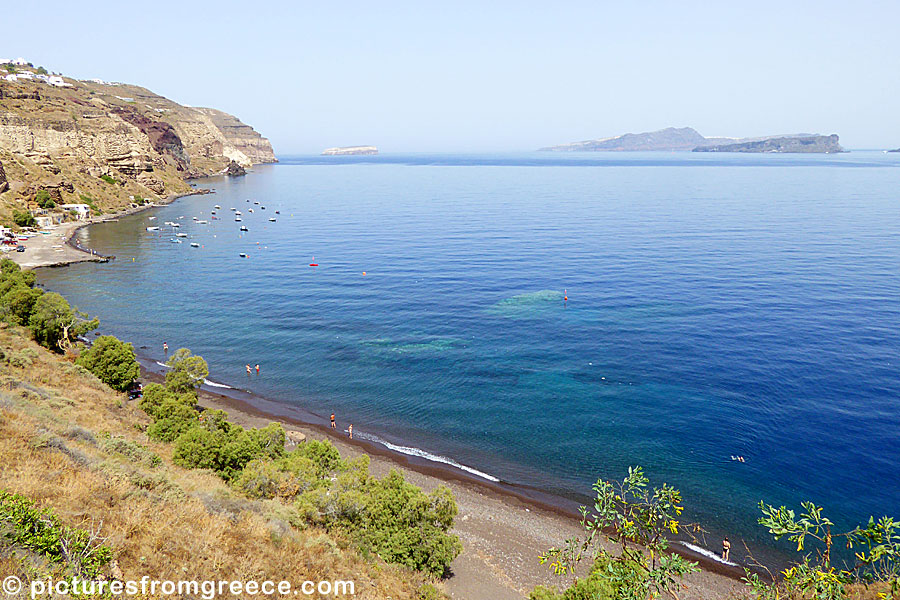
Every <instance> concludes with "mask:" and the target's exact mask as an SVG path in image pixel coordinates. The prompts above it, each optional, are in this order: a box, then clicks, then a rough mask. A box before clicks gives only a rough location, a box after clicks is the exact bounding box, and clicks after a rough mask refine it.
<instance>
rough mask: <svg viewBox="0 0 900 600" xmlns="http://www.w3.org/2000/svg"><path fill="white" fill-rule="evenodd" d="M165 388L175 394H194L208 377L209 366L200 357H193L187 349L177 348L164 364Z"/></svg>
mask: <svg viewBox="0 0 900 600" xmlns="http://www.w3.org/2000/svg"><path fill="white" fill-rule="evenodd" d="M166 364H167V365H168V366H169V367H171V369H170V370H169V372H168V373H166V388H167V389H169V390H170V391H172V392H175V393H176V394H182V393H184V392H194V393H196V390H197V388H198V387H200V384H202V383H203V380H204V379H205V378H206V377H207V376H208V375H209V366H208V365H207V364H206V361H205V360H203V358H202V357H200V356H193V355H192V354H191V351H190V350H188V349H187V348H179V349H178V350H176V351H175V352H174V353H173V354H172V356H171V358H169V360H168V362H167V363H166Z"/></svg>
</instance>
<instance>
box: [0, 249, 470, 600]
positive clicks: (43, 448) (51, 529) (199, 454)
mask: <svg viewBox="0 0 900 600" xmlns="http://www.w3.org/2000/svg"><path fill="white" fill-rule="evenodd" d="M0 273H2V277H0V287H2V288H4V289H5V290H6V291H5V293H0V313H2V314H0V316H2V319H3V320H2V322H0V464H2V465H3V469H0V572H3V573H4V574H12V575H16V576H18V577H21V578H22V579H23V580H25V581H32V580H35V579H39V578H46V577H47V576H53V577H64V578H71V577H74V576H76V575H77V576H90V577H104V578H108V579H116V580H123V581H124V580H139V579H140V578H141V577H142V576H144V575H149V576H150V577H151V578H153V579H158V580H174V581H177V580H185V579H188V580H234V579H237V580H251V579H252V580H257V581H261V580H274V581H281V580H287V581H291V582H292V583H293V584H295V585H297V584H299V583H300V582H301V581H304V580H314V581H318V580H328V581H353V582H355V591H356V597H360V598H394V599H402V598H423V597H424V598H440V597H442V595H441V594H440V592H438V591H437V589H436V588H435V587H434V586H433V585H432V584H433V583H434V576H435V575H441V574H443V573H444V572H445V570H446V568H447V565H448V564H449V561H450V560H452V559H453V558H454V557H455V556H456V554H457V553H458V552H459V550H460V545H459V541H458V539H457V538H456V537H455V536H452V535H450V534H448V530H449V528H450V526H451V525H452V521H453V516H454V515H455V514H456V504H455V502H454V500H453V497H452V495H451V494H450V493H449V491H447V490H446V489H439V490H437V491H435V492H433V493H432V494H425V493H423V492H422V491H421V490H420V489H418V488H416V487H415V486H412V485H411V484H409V483H407V482H405V481H404V480H403V477H402V475H400V474H399V473H391V474H389V475H388V476H386V477H385V478H384V479H376V478H374V477H372V476H370V475H369V474H368V469H367V466H368V465H367V461H366V459H365V457H363V458H362V459H358V460H355V461H346V460H344V459H343V458H341V456H340V455H339V454H338V453H337V451H336V450H335V449H334V447H333V446H331V444H329V443H327V442H301V443H300V444H299V445H297V446H292V445H286V444H285V435H284V430H283V429H282V428H281V426H280V425H277V424H272V425H270V426H268V427H265V428H262V429H244V428H242V427H239V426H237V425H232V424H231V423H229V422H228V421H227V419H226V418H225V415H224V413H221V411H209V410H207V411H204V412H202V413H201V412H198V410H197V409H196V408H195V400H196V386H197V384H198V382H199V381H200V380H202V378H203V376H204V374H205V372H206V364H205V361H203V359H202V358H200V357H197V356H193V355H191V354H190V352H188V351H186V350H180V351H178V352H176V353H175V354H174V355H173V360H172V361H171V364H172V366H173V368H172V369H171V370H170V371H169V376H168V377H167V378H166V382H165V385H155V386H153V385H151V386H148V389H147V394H146V395H145V397H144V398H143V400H140V401H129V400H128V399H127V396H126V395H125V394H122V393H119V392H116V391H114V390H113V389H112V388H110V387H109V385H107V383H104V381H109V382H110V383H112V384H113V385H116V387H119V388H126V387H127V384H128V383H129V380H130V379H133V377H134V375H136V372H135V371H134V370H133V369H131V370H129V368H130V366H131V364H132V363H133V360H134V355H133V351H132V350H131V348H130V345H128V344H123V343H121V342H118V341H117V340H115V338H109V337H106V338H105V339H104V340H103V342H102V343H100V344H95V345H94V347H93V348H92V349H90V350H88V349H86V348H84V347H83V346H82V345H80V344H78V343H76V344H72V343H70V342H71V338H70V332H71V329H70V327H71V323H72V322H71V321H70V320H69V318H70V315H71V314H72V313H74V311H72V309H71V308H68V304H66V306H65V307H60V310H59V311H58V313H59V314H60V315H62V318H61V319H59V320H57V321H52V322H47V321H44V320H35V319H32V318H30V316H29V318H27V319H26V318H24V316H27V315H25V313H27V312H28V311H27V309H23V308H21V307H18V306H17V307H15V308H14V307H13V306H12V300H13V299H14V298H15V297H17V296H19V295H21V294H22V293H24V292H25V291H26V290H27V289H32V288H31V287H30V284H33V277H32V276H31V273H23V272H21V271H19V270H18V267H16V266H15V265H14V264H13V263H11V261H8V260H4V261H2V263H0ZM0 292H2V290H0ZM35 296H36V301H35V302H34V303H32V304H31V306H32V315H33V314H34V310H35V309H34V307H35V306H36V305H38V304H39V303H40V302H41V299H42V298H46V297H47V296H50V294H42V293H40V292H36V293H35ZM60 298H61V297H60ZM63 301H64V299H63ZM26 305H27V303H26ZM64 308H68V310H65V309H64ZM23 323H27V325H25V324H23ZM77 323H82V324H88V325H91V324H93V323H92V322H91V321H87V320H86V319H78V320H77ZM47 330H53V331H55V332H56V333H55V334H53V335H47V334H46V331H47ZM36 339H39V340H40V341H42V342H43V343H44V345H45V346H46V347H42V346H39V345H38V344H37V342H36V341H35V340H36ZM66 340H69V343H67V342H66ZM51 348H52V349H53V350H54V351H50V349H51ZM79 354H80V357H78V358H76V357H77V356H78V355H79ZM98 375H99V377H100V378H98ZM198 378H199V379H198ZM101 379H103V381H101ZM429 581H430V582H431V583H429ZM312 597H319V596H312Z"/></svg>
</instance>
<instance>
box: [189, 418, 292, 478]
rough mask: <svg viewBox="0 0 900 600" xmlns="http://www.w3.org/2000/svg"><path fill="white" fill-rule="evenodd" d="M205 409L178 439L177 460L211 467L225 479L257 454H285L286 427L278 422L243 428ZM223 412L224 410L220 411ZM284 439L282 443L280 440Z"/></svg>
mask: <svg viewBox="0 0 900 600" xmlns="http://www.w3.org/2000/svg"><path fill="white" fill-rule="evenodd" d="M209 412H212V413H215V412H216V411H204V413H203V414H202V415H201V419H202V421H201V422H199V423H197V424H195V425H193V426H191V427H190V428H189V429H187V430H186V431H185V432H184V433H182V434H181V435H180V436H178V439H176V440H175V451H174V453H173V455H172V458H173V460H174V461H175V463H176V464H178V465H181V466H183V467H187V468H194V469H197V468H200V469H212V470H213V471H215V472H216V473H218V474H219V475H221V476H222V478H223V479H225V480H226V481H231V480H233V479H235V478H236V477H238V476H239V475H240V474H241V471H243V469H244V467H246V466H247V464H248V463H249V462H250V461H252V460H254V459H258V458H277V457H279V456H281V455H282V454H284V439H285V435H284V429H283V428H282V427H281V425H279V424H277V423H272V424H271V425H269V426H267V427H265V428H263V429H249V430H248V429H244V428H243V427H241V426H239V425H231V424H230V423H228V422H227V421H224V423H226V424H227V425H228V426H227V427H223V426H221V425H220V423H221V422H217V420H216V419H215V414H212V415H210V417H211V418H210V421H209V422H207V421H206V419H205V416H206V414H207V413H209ZM219 412H221V411H219ZM279 439H280V440H281V443H280V445H279V444H278V440H279Z"/></svg>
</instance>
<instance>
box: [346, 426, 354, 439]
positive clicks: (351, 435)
mask: <svg viewBox="0 0 900 600" xmlns="http://www.w3.org/2000/svg"><path fill="white" fill-rule="evenodd" d="M347 431H348V432H349V433H350V439H351V440H352V439H353V425H352V424H351V425H350V427H348V428H347Z"/></svg>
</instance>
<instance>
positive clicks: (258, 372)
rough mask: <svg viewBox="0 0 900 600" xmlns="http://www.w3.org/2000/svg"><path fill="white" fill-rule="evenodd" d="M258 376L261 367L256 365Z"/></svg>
mask: <svg viewBox="0 0 900 600" xmlns="http://www.w3.org/2000/svg"><path fill="white" fill-rule="evenodd" d="M256 374H257V375H259V365H258V364H257V365H256Z"/></svg>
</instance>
